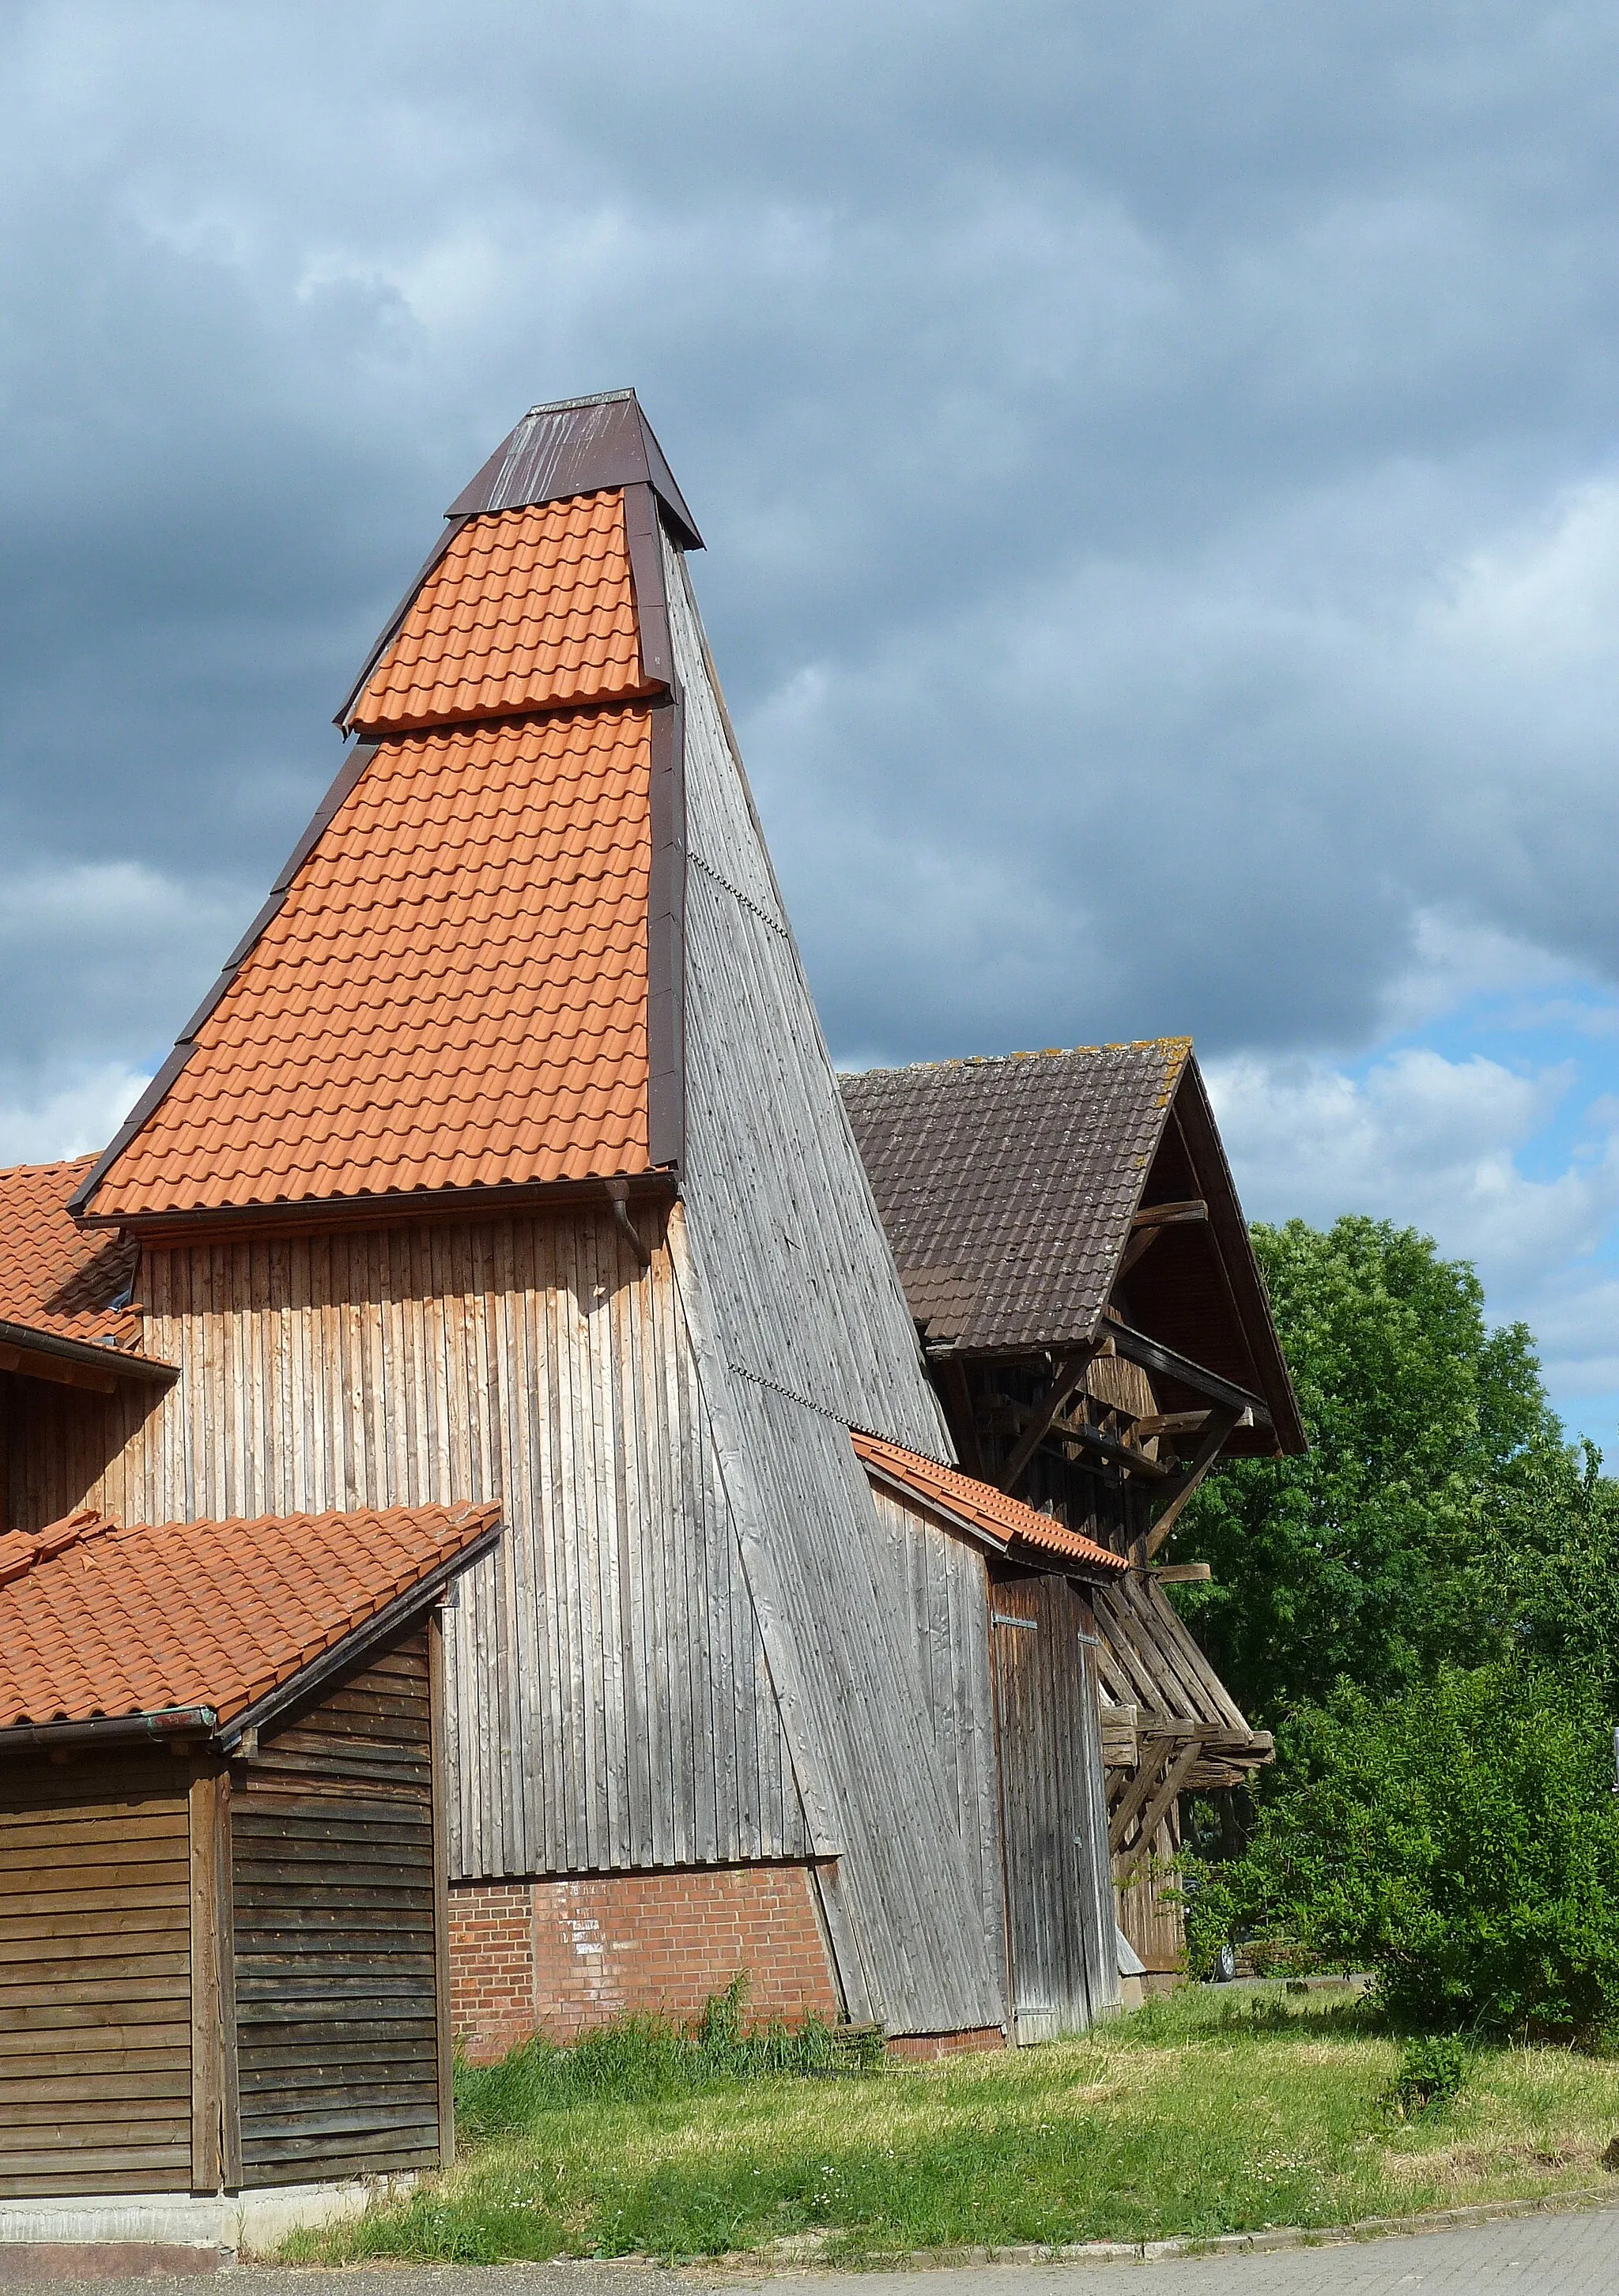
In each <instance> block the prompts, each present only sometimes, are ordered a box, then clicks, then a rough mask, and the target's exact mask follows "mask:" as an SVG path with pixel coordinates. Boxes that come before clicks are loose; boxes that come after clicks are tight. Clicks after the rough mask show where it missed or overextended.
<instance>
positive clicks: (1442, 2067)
mask: <svg viewBox="0 0 1619 2296" xmlns="http://www.w3.org/2000/svg"><path fill="white" fill-rule="evenodd" d="M1466 2079H1467V2044H1466V2042H1465V2041H1463V2040H1462V2039H1461V2038H1459V2036H1458V2035H1456V2034H1454V2033H1433V2034H1429V2035H1427V2036H1426V2037H1424V2038H1419V2039H1418V2040H1414V2041H1408V2042H1407V2043H1406V2045H1405V2051H1404V2054H1402V2056H1401V2060H1400V2070H1399V2071H1398V2072H1397V2073H1396V2074H1395V2075H1394V2078H1393V2081H1392V2082H1391V2083H1390V2085H1389V2087H1388V2090H1387V2092H1386V2094H1385V2097H1384V2103H1385V2105H1386V2106H1387V2108H1388V2110H1389V2112H1392V2113H1393V2114H1395V2115H1396V2116H1397V2117H1398V2118H1399V2119H1400V2120H1422V2119H1424V2118H1425V2117H1426V2115H1427V2114H1429V2113H1432V2112H1441V2111H1442V2110H1443V2108H1444V2107H1445V2106H1446V2105H1447V2104H1449V2103H1451V2101H1452V2100H1453V2099H1454V2098H1455V2097H1457V2096H1459V2095H1460V2094H1461V2087H1462V2083H1463V2082H1464V2081H1465V2080H1466Z"/></svg>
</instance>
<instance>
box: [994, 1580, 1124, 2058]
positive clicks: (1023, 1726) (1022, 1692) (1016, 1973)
mask: <svg viewBox="0 0 1619 2296" xmlns="http://www.w3.org/2000/svg"><path fill="white" fill-rule="evenodd" d="M990 1620H991V1634H992V1640H991V1649H992V1652H993V1659H994V1667H995V1693H996V1710H997V1714H998V1717H999V1745H1000V1776H1001V1807H1002V1811H1003V1823H1004V1827H1005V1840H1006V1851H1007V1916H1008V1920H1007V1926H1008V1929H1009V1931H1010V1937H1011V1948H1012V1984H1013V1994H1014V1999H1015V2015H1016V2030H1017V2038H1018V2039H1019V2040H1020V2041H1043V2040H1049V2039H1050V2038H1052V2037H1053V2036H1054V2035H1056V2034H1057V2033H1062V2032H1068V2031H1073V2030H1078V2029H1080V2028H1082V2027H1084V2026H1087V2025H1089V2024H1092V2023H1094V2022H1095V2021H1096V2020H1097V2018H1098V2017H1100V2016H1102V2015H1104V2014H1105V2013H1106V2012H1107V2011H1108V2010H1109V2009H1112V2008H1115V2007H1116V2006H1117V2005H1118V2001H1119V1964H1118V1948H1117V1939H1116V1936H1115V1928H1116V1920H1115V1915H1114V1891H1113V1881H1112V1866H1111V1861H1110V1858H1109V1855H1108V1847H1107V1814H1106V1809H1105V1804H1104V1801H1103V1796H1102V1768H1101V1748H1100V1743H1099V1723H1098V1718H1097V1690H1096V1677H1095V1675H1094V1673H1093V1671H1092V1669H1091V1667H1090V1664H1089V1644H1088V1643H1086V1642H1085V1641H1084V1640H1082V1639H1081V1637H1082V1636H1085V1635H1086V1634H1087V1633H1088V1632H1089V1612H1088V1611H1087V1610H1086V1608H1085V1605H1084V1604H1083V1603H1082V1602H1081V1598H1080V1596H1079V1595H1077V1594H1076V1593H1075V1591H1074V1589H1073V1588H1072V1587H1071V1586H1070V1585H1069V1584H1068V1582H1067V1581H1066V1580H1065V1579H1056V1578H1048V1577H1044V1576H1041V1577H1030V1578H1021V1579H1002V1580H999V1581H998V1582H997V1583H996V1584H995V1585H994V1586H993V1587H991V1590H990Z"/></svg>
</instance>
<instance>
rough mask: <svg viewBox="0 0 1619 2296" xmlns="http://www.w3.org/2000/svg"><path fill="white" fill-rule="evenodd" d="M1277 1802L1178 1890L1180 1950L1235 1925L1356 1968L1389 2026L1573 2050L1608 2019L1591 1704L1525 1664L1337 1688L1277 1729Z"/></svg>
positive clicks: (1615, 2012)
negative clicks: (1284, 1774) (1282, 1749)
mask: <svg viewBox="0 0 1619 2296" xmlns="http://www.w3.org/2000/svg"><path fill="white" fill-rule="evenodd" d="M1290 1734H1291V1735H1292V1736H1293V1738H1294V1744H1293V1745H1292V1746H1291V1747H1290V1748H1289V1749H1288V1753H1289V1760H1288V1765H1287V1769H1288V1784H1287V1790H1286V1791H1285V1792H1281V1793H1278V1794H1277V1795H1275V1796H1274V1797H1272V1798H1271V1799H1270V1800H1268V1801H1267V1802H1266V1804H1265V1805H1264V1806H1263V1808H1262V1810H1261V1812H1260V1816H1259V1823H1258V1828H1257V1831H1256V1833H1255V1834H1254V1836H1253V1841H1251V1842H1250V1843H1249V1845H1248V1848H1247V1850H1246V1852H1245V1856H1244V1857H1242V1858H1241V1859H1239V1860H1237V1862H1236V1863H1235V1864H1233V1865H1231V1866H1228V1867H1226V1868H1223V1869H1221V1870H1220V1872H1218V1873H1217V1874H1213V1875H1211V1877H1210V1880H1209V1884H1208V1886H1207V1887H1206V1888H1204V1890H1195V1891H1194V1892H1193V1893H1192V1907H1191V1913H1190V1919H1189V1923H1188V1928H1189V1932H1190V1938H1189V1941H1190V1946H1191V1950H1192V1953H1193V1956H1194V1958H1195V1959H1196V1957H1197V1956H1200V1955H1201V1956H1202V1957H1203V1958H1204V1960H1205V1961H1206V1959H1207V1958H1208V1956H1209V1955H1210V1953H1211V1952H1212V1949H1213V1948H1216V1947H1217V1946H1218V1945H1219V1944H1220V1942H1222V1941H1223V1939H1224V1938H1225V1937H1226V1936H1227V1935H1228V1934H1229V1932H1230V1931H1231V1929H1232V1928H1233V1927H1234V1926H1237V1927H1241V1928H1245V1929H1251V1930H1253V1931H1256V1932H1257V1933H1259V1934H1261V1935H1262V1936H1268V1937H1277V1936H1279V1937H1284V1938H1286V1939H1290V1940H1291V1941H1292V1943H1293V1945H1294V1948H1295V1949H1296V1950H1297V1952H1298V1953H1299V1954H1300V1955H1301V1956H1303V1958H1304V1959H1305V1960H1306V1961H1308V1962H1311V1963H1314V1964H1318V1965H1324V1966H1327V1967H1333V1968H1338V1969H1360V1970H1366V1969H1369V1970H1371V1971H1372V1972H1375V1975H1376V1980H1377V1991H1378V1994H1379V1995H1380V1996H1381V1997H1382V1999H1383V2001H1384V2003H1385V2005H1386V2006H1387V2008H1388V2010H1389V2011H1390V2013H1391V2014H1392V2015H1393V2018H1394V2019H1395V2020H1396V2021H1399V2022H1401V2023H1403V2024H1406V2025H1408V2026H1414V2027H1426V2028H1428V2029H1431V2030H1442V2031H1443V2030H1462V2029H1466V2030H1473V2031H1475V2032H1479V2033H1490V2034H1508V2033H1517V2034H1525V2035H1536V2036H1541V2037H1546V2038H1552V2037H1556V2038H1566V2039H1571V2040H1578V2041H1590V2040H1593V2039H1595V2038H1598V2036H1600V2035H1601V2034H1603V2033H1605V2032H1607V2031H1610V2030H1612V2029H1613V2028H1614V2027H1615V2024H1619V1806H1616V1805H1615V1798H1614V1795H1613V1792H1612V1790H1611V1789H1612V1784H1613V1763H1612V1753H1611V1740H1610V1738H1609V1735H1608V1731H1607V1712H1606V1710H1605V1708H1604V1706H1603V1704H1602V1701H1601V1698H1600V1695H1599V1693H1598V1690H1597V1688H1596V1686H1595V1685H1594V1684H1592V1683H1591V1682H1590V1681H1589V1680H1587V1679H1586V1678H1585V1677H1582V1676H1576V1675H1571V1674H1570V1673H1568V1672H1566V1671H1561V1670H1553V1669H1549V1668H1546V1667H1543V1666H1541V1665H1540V1664H1538V1663H1536V1662H1535V1661H1524V1660H1521V1659H1518V1660H1513V1659H1505V1660H1501V1661H1497V1662H1495V1663H1494V1664H1492V1665H1490V1666H1484V1667H1477V1668H1473V1669H1459V1668H1450V1667H1447V1668H1442V1669H1441V1670H1440V1672H1439V1674H1438V1676H1437V1677H1436V1678H1435V1680H1434V1681H1433V1682H1432V1683H1429V1684H1426V1685H1421V1686H1419V1687H1418V1688H1416V1689H1413V1690H1409V1691H1407V1692H1406V1693H1404V1694H1403V1695H1402V1696H1401V1697H1399V1698H1396V1699H1393V1700H1385V1701H1377V1700H1373V1699H1368V1698H1367V1697H1365V1696H1364V1695H1362V1694H1361V1693H1358V1692H1356V1691H1353V1690H1352V1689H1350V1688H1348V1687H1344V1688H1341V1689H1340V1690H1339V1691H1338V1693H1336V1694H1335V1698H1334V1699H1333V1701H1332V1703H1331V1705H1330V1706H1329V1707H1328V1708H1327V1709H1326V1710H1313V1711H1311V1712H1310V1713H1308V1714H1306V1715H1303V1716H1301V1717H1299V1718H1295V1720H1294V1723H1293V1725H1292V1726H1291V1728H1290Z"/></svg>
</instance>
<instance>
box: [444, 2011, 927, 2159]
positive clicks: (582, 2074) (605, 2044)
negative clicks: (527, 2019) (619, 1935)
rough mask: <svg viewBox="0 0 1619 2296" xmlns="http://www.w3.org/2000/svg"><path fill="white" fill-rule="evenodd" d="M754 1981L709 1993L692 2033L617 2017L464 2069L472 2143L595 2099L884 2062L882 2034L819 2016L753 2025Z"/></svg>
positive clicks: (461, 2106) (667, 2093)
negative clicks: (843, 2028)
mask: <svg viewBox="0 0 1619 2296" xmlns="http://www.w3.org/2000/svg"><path fill="white" fill-rule="evenodd" d="M747 1996H748V1988H747V1980H746V1978H745V1977H743V1976H740V1975H739V1976H737V1977H735V1978H733V1979H732V1980H731V1982H730V1984H729V1985H728V1986H727V1988H726V1989H725V1991H724V1992H723V1993H713V1994H711V1995H710V1996H709V1997H708V1999H707V2001H706V2002H705V2003H704V2004H703V2014H702V2015H701V2017H699V2018H698V2020H697V2021H696V2023H695V2024H694V2025H692V2026H691V2027H689V2028H683V2027H681V2026H678V2025H676V2024H673V2023H671V2022H670V2021H669V2020H668V2019H667V2018H663V2017H618V2018H614V2019H613V2020H612V2022H611V2023H610V2024H606V2025H602V2026H599V2027H597V2029H596V2030H595V2031H594V2032H590V2033H587V2034H585V2035H584V2036H583V2038H581V2039H579V2040H578V2041H575V2042H574V2043H573V2044H572V2045H571V2046H570V2047H567V2048H562V2047H559V2046H557V2044H556V2043H555V2042H554V2041H547V2039H545V2038H544V2037H543V2036H537V2037H536V2038H534V2039H533V2040H531V2041H525V2042H524V2043H523V2044H522V2046H521V2047H519V2048H515V2049H514V2050H513V2051H512V2052H511V2054H509V2055H507V2056H505V2057H503V2058H502V2059H501V2060H500V2062H499V2063H498V2064H493V2065H468V2064H461V2065H457V2066H456V2120H457V2122H458V2124H459V2126H460V2128H462V2130H463V2132H464V2134H465V2135H466V2136H469V2137H487V2136H504V2135H506V2134H509V2133H510V2132H512V2131H514V2130H516V2129H522V2128H529V2127H530V2125H531V2124H532V2123H533V2122H534V2121H536V2120H538V2119H539V2118H540V2116H541V2115H542V2114H544V2113H547V2112H557V2111H560V2110H563V2109H565V2108H566V2107H567V2106H569V2105H574V2104H579V2103H585V2102H587V2101H591V2102H602V2103H605V2102H608V2101H615V2102H620V2103H644V2102H646V2101H649V2100H653V2099H656V2098H659V2097H671V2096H681V2095H689V2094H690V2093H691V2092H692V2091H694V2090H695V2089H701V2088H709V2087H716V2086H718V2085H719V2084H720V2083H723V2082H726V2081H746V2080H763V2079H768V2077H769V2076H770V2075H772V2074H777V2073H798V2074H809V2073H820V2074H834V2073H860V2072H869V2071H876V2070H878V2069H880V2067H881V2066H882V2064H883V2036H882V2033H881V2032H880V2031H877V2030H871V2031H869V2032H868V2031H865V2030H862V2031H860V2032H859V2033H856V2034H846V2033H842V2032H840V2031H839V2030H837V2029H836V2028H835V2027H834V2026H830V2025H826V2024H823V2023H822V2022H821V2021H820V2020H819V2019H818V2018H816V2017H807V2018H805V2020H804V2021H803V2022H802V2023H801V2024H800V2025H793V2026H789V2025H786V2024H785V2023H784V2022H783V2021H781V2019H779V2018H777V2019H774V2020H773V2021H771V2022H770V2023H768V2024H766V2025H753V2026H750V2025H749V2024H748V2022H747Z"/></svg>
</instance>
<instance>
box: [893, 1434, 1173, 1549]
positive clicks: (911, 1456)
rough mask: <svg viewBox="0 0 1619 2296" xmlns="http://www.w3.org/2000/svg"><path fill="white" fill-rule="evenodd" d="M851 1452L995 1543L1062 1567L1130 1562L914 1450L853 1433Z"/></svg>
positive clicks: (1081, 1534)
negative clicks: (1066, 1564) (1055, 1560)
mask: <svg viewBox="0 0 1619 2296" xmlns="http://www.w3.org/2000/svg"><path fill="white" fill-rule="evenodd" d="M850 1439H851V1442H852V1443H853V1445H854V1447H855V1450H856V1452H857V1453H858V1454H859V1457H860V1458H861V1459H862V1460H863V1461H864V1462H865V1464H866V1465H867V1467H869V1468H872V1469H875V1471H876V1472H878V1473H879V1474H883V1475H888V1476H892V1479H893V1480H894V1481H895V1482H897V1483H903V1484H904V1485H905V1487H906V1488H907V1489H908V1490H913V1491H915V1492H916V1496H917V1497H918V1498H924V1499H926V1500H928V1501H929V1502H930V1503H931V1504H932V1505H934V1506H936V1507H938V1508H939V1509H940V1510H941V1513H945V1514H953V1515H954V1516H956V1518H957V1521H962V1522H966V1523H970V1524H972V1525H974V1527H975V1528H976V1529H980V1530H987V1531H989V1532H990V1535H991V1536H992V1537H993V1538H996V1539H998V1540H999V1541H1002V1542H1003V1543H1009V1544H1010V1545H1011V1546H1014V1547H1019V1546H1024V1547H1032V1548H1033V1549H1034V1550H1035V1552H1036V1553H1037V1554H1048V1555H1054V1556H1056V1557H1058V1558H1060V1559H1061V1560H1062V1561H1064V1562H1082V1563H1084V1564H1086V1565H1087V1566H1088V1567H1089V1568H1091V1569H1095V1570H1113V1571H1120V1570H1129V1568H1130V1563H1129V1561H1128V1559H1127V1557H1125V1556H1124V1555H1122V1554H1114V1552H1113V1550H1112V1548H1111V1547H1106V1546H1098V1545H1097V1542H1096V1540H1095V1539H1094V1538H1086V1537H1085V1536H1084V1534H1083V1532H1081V1531H1077V1530H1069V1529H1067V1528H1066V1527H1065V1526H1064V1524H1062V1523H1060V1522H1058V1521H1056V1520H1055V1519H1054V1518H1053V1517H1052V1516H1050V1515H1048V1514H1041V1513H1040V1511H1039V1509H1038V1508H1035V1507H1031V1506H1025V1505H1024V1504H1023V1500H1022V1499H1015V1498H1009V1497H1007V1494H1006V1492H1005V1491H998V1490H997V1489H996V1488H995V1487H994V1486H993V1484H991V1483H981V1482H979V1481H978V1480H976V1478H975V1477H974V1476H972V1475H964V1474H961V1473H959V1472H957V1469H956V1468H954V1467H941V1466H940V1465H939V1464H938V1462H937V1461H936V1460H933V1459H925V1458H923V1457H922V1456H921V1455H920V1454H919V1453H917V1452H916V1451H907V1450H906V1449H904V1448H903V1447H902V1446H901V1445H900V1444H898V1443H889V1442H885V1441H884V1440H883V1438H882V1437H880V1436H877V1435H864V1434H860V1433H859V1432H858V1431H857V1432H852V1433H851V1437H850Z"/></svg>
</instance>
